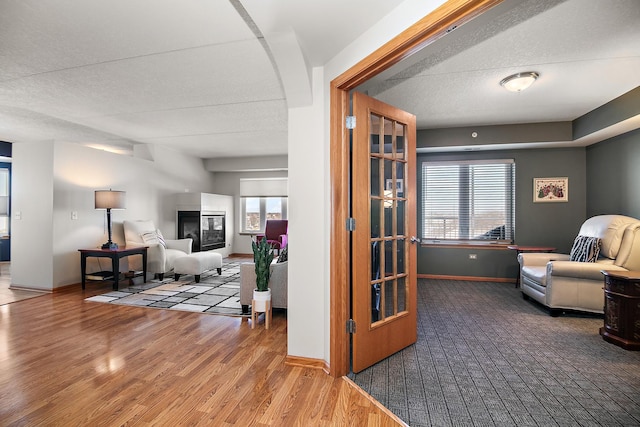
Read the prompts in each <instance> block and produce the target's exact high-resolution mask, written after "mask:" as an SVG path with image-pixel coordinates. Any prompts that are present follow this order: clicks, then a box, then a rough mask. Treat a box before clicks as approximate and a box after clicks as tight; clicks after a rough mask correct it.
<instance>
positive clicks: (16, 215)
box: [14, 211, 22, 219]
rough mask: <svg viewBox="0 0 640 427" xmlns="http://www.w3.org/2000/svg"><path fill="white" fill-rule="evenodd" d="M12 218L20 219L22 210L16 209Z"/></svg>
mask: <svg viewBox="0 0 640 427" xmlns="http://www.w3.org/2000/svg"><path fill="white" fill-rule="evenodd" d="M14 218H15V219H22V212H20V211H16V213H15V214H14Z"/></svg>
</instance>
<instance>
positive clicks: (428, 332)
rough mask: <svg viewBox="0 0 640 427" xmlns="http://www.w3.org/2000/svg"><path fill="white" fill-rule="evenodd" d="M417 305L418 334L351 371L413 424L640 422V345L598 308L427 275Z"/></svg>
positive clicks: (509, 287) (499, 285)
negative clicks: (613, 335)
mask: <svg viewBox="0 0 640 427" xmlns="http://www.w3.org/2000/svg"><path fill="white" fill-rule="evenodd" d="M418 306H419V309H418V342H417V343H416V344H414V345H412V346H410V347H408V348H406V349H404V350H402V351H400V352H398V353H396V354H395V355H393V356H391V357H390V358H388V359H386V360H384V361H382V362H380V363H378V364H376V365H374V366H372V367H371V368H368V369H366V370H365V371H363V372H360V373H358V374H356V375H354V380H355V382H356V383H357V384H358V385H359V386H360V387H362V388H363V389H364V390H365V391H367V392H368V393H369V394H371V395H372V396H373V397H374V398H376V399H377V400H378V401H380V402H381V403H382V404H384V405H385V406H386V407H387V408H389V409H390V410H391V411H392V412H393V413H395V414H396V415H398V416H399V417H400V418H402V419H403V420H404V421H405V422H406V423H407V424H409V425H410V426H413V427H420V426H640V352H632V351H627V350H624V349H622V348H620V347H618V346H615V345H613V344H610V343H608V342H606V341H604V340H603V339H602V337H601V336H600V335H599V333H598V330H599V328H600V327H601V326H602V325H603V320H602V316H598V315H588V314H577V313H565V314H564V315H562V316H561V317H550V316H549V314H548V311H547V310H546V309H545V308H544V307H542V306H540V305H539V304H537V303H534V302H531V301H525V300H524V299H523V298H522V294H521V292H520V290H519V289H515V288H514V287H513V286H512V285H509V284H505V283H487V282H467V281H449V280H423V279H421V280H419V281H418Z"/></svg>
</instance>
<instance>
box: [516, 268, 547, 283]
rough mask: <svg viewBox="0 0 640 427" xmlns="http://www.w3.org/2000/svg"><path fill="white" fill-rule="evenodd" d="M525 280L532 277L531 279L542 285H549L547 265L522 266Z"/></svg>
mask: <svg viewBox="0 0 640 427" xmlns="http://www.w3.org/2000/svg"><path fill="white" fill-rule="evenodd" d="M522 278H523V280H526V279H530V280H531V281H533V282H535V283H538V284H540V285H541V286H547V267H546V266H525V267H522Z"/></svg>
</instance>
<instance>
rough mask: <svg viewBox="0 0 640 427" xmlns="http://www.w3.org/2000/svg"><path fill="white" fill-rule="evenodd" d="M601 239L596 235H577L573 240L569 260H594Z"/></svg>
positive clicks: (597, 253)
mask: <svg viewBox="0 0 640 427" xmlns="http://www.w3.org/2000/svg"><path fill="white" fill-rule="evenodd" d="M601 245H602V240H601V239H600V238H598V237H589V236H578V237H576V239H575V240H574V241H573V247H572V248H571V254H570V255H569V261H576V262H596V260H597V259H598V255H599V254H600V246H601Z"/></svg>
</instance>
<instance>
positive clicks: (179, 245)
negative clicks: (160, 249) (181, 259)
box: [164, 238, 193, 254]
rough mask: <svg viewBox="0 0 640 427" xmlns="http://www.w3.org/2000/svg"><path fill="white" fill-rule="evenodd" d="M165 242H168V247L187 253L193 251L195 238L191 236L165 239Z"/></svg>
mask: <svg viewBox="0 0 640 427" xmlns="http://www.w3.org/2000/svg"><path fill="white" fill-rule="evenodd" d="M164 242H165V243H166V244H167V248H168V249H177V250H179V251H182V252H184V253H186V254H190V253H191V248H192V246H193V239H191V238H186V239H179V240H172V239H165V240H164Z"/></svg>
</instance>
